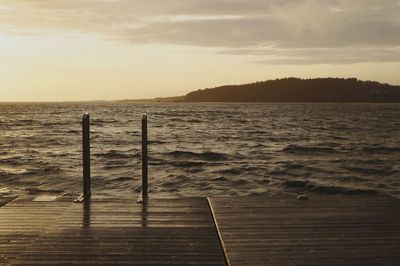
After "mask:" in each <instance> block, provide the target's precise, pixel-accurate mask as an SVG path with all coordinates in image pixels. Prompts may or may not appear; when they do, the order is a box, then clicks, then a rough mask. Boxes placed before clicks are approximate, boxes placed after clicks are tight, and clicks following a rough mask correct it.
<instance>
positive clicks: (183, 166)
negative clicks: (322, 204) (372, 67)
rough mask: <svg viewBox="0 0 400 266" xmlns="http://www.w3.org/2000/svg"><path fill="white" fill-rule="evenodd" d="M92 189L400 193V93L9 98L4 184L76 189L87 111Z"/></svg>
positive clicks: (9, 190) (34, 189)
mask: <svg viewBox="0 0 400 266" xmlns="http://www.w3.org/2000/svg"><path fill="white" fill-rule="evenodd" d="M84 112H89V113H90V118H91V167H92V168H91V171H92V194H93V195H97V196H99V197H102V196H104V197H131V196H135V195H138V194H139V193H140V191H141V115H142V113H144V112H146V113H147V114H148V123H149V125H148V130H149V133H148V134H149V147H148V149H149V187H150V197H197V196H244V195H275V194H285V195H293V196H298V195H308V196H313V195H317V194H329V195H354V194H365V195H371V194H385V195H390V196H394V197H400V104H368V103H365V104H347V103H346V104H337V103H334V104H316V103H302V104H298V103H130V102H91V103H87V102H86V103H77V102H73V103H0V195H10V194H13V195H37V194H56V195H79V194H80V193H81V191H82V133H81V129H82V125H81V121H82V114H83V113H84Z"/></svg>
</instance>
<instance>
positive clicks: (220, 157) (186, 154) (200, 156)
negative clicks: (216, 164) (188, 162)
mask: <svg viewBox="0 0 400 266" xmlns="http://www.w3.org/2000/svg"><path fill="white" fill-rule="evenodd" d="M168 155H169V156H171V157H174V158H175V159H181V158H183V159H197V160H204V161H224V160H227V159H228V156H227V155H226V154H223V153H218V152H211V151H206V152H200V153H197V152H191V151H179V150H177V151H172V152H169V153H168Z"/></svg>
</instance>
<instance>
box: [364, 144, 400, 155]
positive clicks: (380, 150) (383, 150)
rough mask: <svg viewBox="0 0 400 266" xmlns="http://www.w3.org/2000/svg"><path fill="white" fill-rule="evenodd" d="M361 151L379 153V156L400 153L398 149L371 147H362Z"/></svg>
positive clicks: (399, 148)
mask: <svg viewBox="0 0 400 266" xmlns="http://www.w3.org/2000/svg"><path fill="white" fill-rule="evenodd" d="M362 151H364V152H366V153H379V154H388V153H400V147H387V146H371V147H363V148H362Z"/></svg>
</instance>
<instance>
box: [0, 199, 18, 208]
mask: <svg viewBox="0 0 400 266" xmlns="http://www.w3.org/2000/svg"><path fill="white" fill-rule="evenodd" d="M16 198H17V197H0V207H1V206H4V205H6V204H7V203H9V202H11V201H13V200H14V199H16Z"/></svg>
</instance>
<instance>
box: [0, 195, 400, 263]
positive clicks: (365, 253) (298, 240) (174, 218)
mask: <svg viewBox="0 0 400 266" xmlns="http://www.w3.org/2000/svg"><path fill="white" fill-rule="evenodd" d="M35 200H36V201H35ZM45 264H48V265H74V264H75V265H85V264H86V265H93V264H96V265H98V264H103V265H226V264H229V265H400V200H398V199H394V198H388V197H381V196H340V197H339V196H324V197H311V198H310V199H307V200H298V199H296V198H289V197H281V196H279V197H278V196H276V197H236V198H211V199H207V198H180V199H153V198H150V200H149V202H148V203H147V204H144V205H142V204H137V203H136V202H135V200H134V199H109V198H107V199H104V198H103V199H102V198H95V197H92V199H91V200H90V201H87V202H83V203H74V202H73V198H71V197H60V198H57V199H56V200H55V201H48V199H46V198H40V197H39V198H36V199H35V197H19V198H16V199H13V198H1V199H0V265H45Z"/></svg>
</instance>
